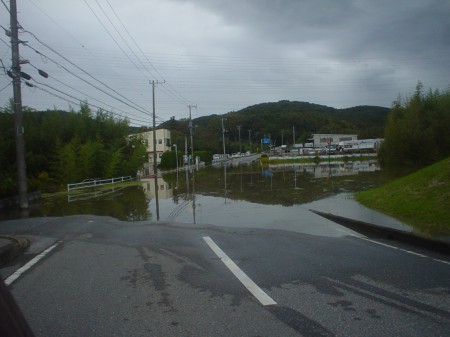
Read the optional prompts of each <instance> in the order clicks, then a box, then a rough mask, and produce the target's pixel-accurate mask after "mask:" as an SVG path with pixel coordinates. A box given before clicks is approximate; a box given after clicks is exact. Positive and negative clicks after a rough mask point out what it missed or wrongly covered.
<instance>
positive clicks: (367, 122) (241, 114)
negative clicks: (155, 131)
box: [161, 101, 389, 152]
mask: <svg viewBox="0 0 450 337" xmlns="http://www.w3.org/2000/svg"><path fill="white" fill-rule="evenodd" d="M388 112H389V109H388V108H383V107H378V106H357V107H352V108H348V109H335V108H332V107H328V106H324V105H318V104H312V103H307V102H296V101H294V102H292V101H279V102H272V103H261V104H256V105H252V106H249V107H246V108H244V109H242V110H239V111H233V112H229V113H227V114H225V115H210V116H203V117H200V118H196V119H194V120H193V124H194V126H195V129H194V132H195V141H194V142H195V143H197V146H196V148H197V149H202V150H209V151H212V152H218V151H219V152H221V148H222V118H223V119H224V127H225V129H226V131H227V132H226V142H227V150H229V151H227V152H237V151H238V150H239V129H240V139H241V146H242V151H246V150H249V146H250V143H252V144H253V148H252V150H255V146H256V144H258V143H259V141H260V139H261V138H264V135H269V134H270V138H271V139H272V140H273V141H274V142H275V144H276V145H281V144H282V143H283V144H285V145H291V144H293V142H294V132H295V142H296V143H304V142H305V141H306V140H307V139H308V138H309V137H310V136H311V134H313V133H349V134H357V135H358V137H359V138H360V139H362V138H382V137H383V135H384V128H385V126H386V123H387V115H388ZM187 124H188V121H187V119H183V120H179V121H178V120H173V119H172V120H170V121H168V122H166V123H164V124H162V125H161V127H165V128H168V129H170V130H172V131H174V132H173V134H172V138H173V140H174V143H175V144H178V143H180V144H181V143H183V142H184V134H186V133H187Z"/></svg>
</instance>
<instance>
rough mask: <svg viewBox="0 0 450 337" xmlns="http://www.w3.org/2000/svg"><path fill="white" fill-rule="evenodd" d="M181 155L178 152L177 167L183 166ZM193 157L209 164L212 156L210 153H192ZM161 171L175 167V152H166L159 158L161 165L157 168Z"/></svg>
mask: <svg viewBox="0 0 450 337" xmlns="http://www.w3.org/2000/svg"><path fill="white" fill-rule="evenodd" d="M183 154H184V152H183V153H181V152H179V151H178V166H179V167H181V166H183ZM194 156H195V157H199V158H200V161H203V162H205V163H211V162H212V157H213V154H212V152H211V151H194ZM158 167H159V168H161V169H173V168H176V167H177V162H176V151H166V152H164V153H163V154H162V156H161V163H160V164H159V166H158Z"/></svg>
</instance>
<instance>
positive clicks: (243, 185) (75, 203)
mask: <svg viewBox="0 0 450 337" xmlns="http://www.w3.org/2000/svg"><path fill="white" fill-rule="evenodd" d="M390 179H392V178H391V176H390V175H389V174H388V172H385V171H382V170H380V168H379V166H378V165H377V163H376V162H375V161H361V162H348V163H345V162H337V163H330V164H328V163H323V164H320V165H316V164H313V163H311V164H277V165H269V166H261V165H260V164H259V163H256V162H253V163H248V164H242V163H231V164H229V165H228V166H227V167H224V166H220V165H218V166H209V167H206V168H202V169H199V170H194V171H179V172H178V173H177V172H171V173H167V174H161V175H160V176H159V177H158V186H159V188H158V202H156V198H155V193H154V191H155V180H154V179H153V178H151V179H143V180H141V181H140V182H139V184H136V185H134V186H128V187H117V186H111V187H109V188H106V189H99V190H90V191H86V192H83V193H75V194H69V195H68V196H67V195H50V196H45V197H44V198H42V200H41V203H40V205H37V206H35V207H34V208H33V209H31V211H30V216H67V215H76V214H93V215H107V216H111V217H114V218H117V219H120V220H125V221H146V220H153V221H154V220H157V217H156V214H157V213H158V214H159V220H160V221H170V222H177V223H186V224H196V225H202V224H211V225H215V226H226V227H249V228H264V229H282V230H290V231H301V232H303V233H309V234H315V235H326V236H337V235H342V233H341V232H338V231H336V230H333V229H330V228H328V227H329V226H328V225H327V222H324V219H322V218H320V217H319V216H317V215H315V214H313V213H312V212H310V209H311V208H313V209H317V210H319V211H323V212H330V211H331V210H332V211H333V212H334V213H338V214H339V211H340V209H339V206H337V205H339V204H340V203H341V202H343V201H345V200H347V202H346V203H345V206H344V207H345V208H348V207H359V208H362V206H359V205H356V204H357V203H350V204H349V203H348V200H349V199H351V198H352V194H353V193H354V192H357V191H361V190H365V189H369V188H373V187H375V186H379V185H381V184H384V183H386V182H387V181H389V180H390ZM355 205H356V206H355ZM157 206H158V207H159V212H157V209H156V207H157ZM363 212H364V210H363ZM14 217H18V216H17V214H7V215H3V218H4V219H5V218H14ZM300 223H301V226H300V225H299V224H300ZM324 224H325V225H324ZM330 227H333V228H335V226H330Z"/></svg>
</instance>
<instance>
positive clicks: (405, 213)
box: [355, 158, 450, 236]
mask: <svg viewBox="0 0 450 337" xmlns="http://www.w3.org/2000/svg"><path fill="white" fill-rule="evenodd" d="M355 198H356V200H357V201H359V202H360V203H362V204H363V205H365V206H367V207H370V208H372V209H376V210H378V211H380V212H383V213H385V214H388V215H390V216H392V217H394V218H396V219H398V220H400V221H402V222H404V223H407V224H409V225H411V226H412V227H414V229H415V230H417V232H419V233H421V234H424V235H431V236H449V235H450V158H447V159H444V160H442V161H440V162H438V163H436V164H433V165H431V166H428V167H426V168H423V169H421V170H419V171H417V172H415V173H412V174H410V175H408V176H405V177H403V178H400V179H398V180H395V181H393V182H391V183H388V184H386V185H384V186H381V187H379V188H376V189H373V190H368V191H363V192H359V193H357V194H356V195H355Z"/></svg>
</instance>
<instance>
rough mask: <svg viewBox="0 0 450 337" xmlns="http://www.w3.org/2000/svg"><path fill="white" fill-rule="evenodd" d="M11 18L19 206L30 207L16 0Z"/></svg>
mask: <svg viewBox="0 0 450 337" xmlns="http://www.w3.org/2000/svg"><path fill="white" fill-rule="evenodd" d="M9 12H10V20H11V51H12V53H11V55H12V75H13V95H14V114H15V129H16V130H15V137H16V161H17V186H18V188H19V206H20V208H21V209H28V190H27V169H26V162H25V140H24V136H23V125H22V119H23V117H22V91H21V88H20V58H19V55H20V54H19V43H20V41H19V32H18V23H17V4H16V0H10V8H9Z"/></svg>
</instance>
